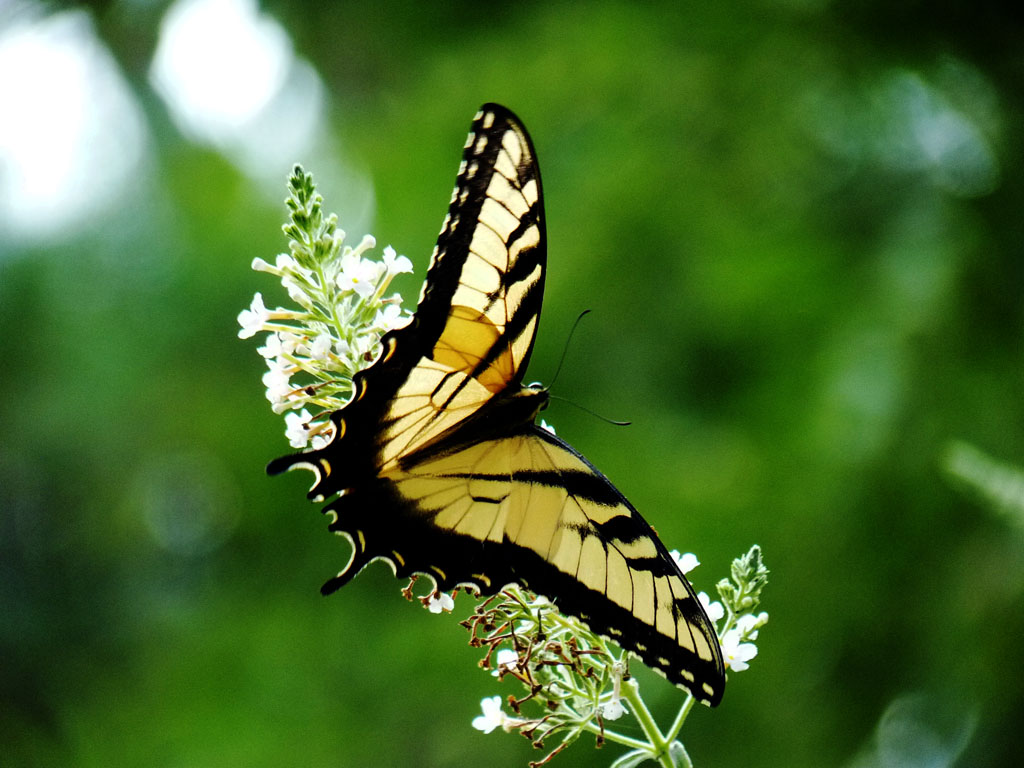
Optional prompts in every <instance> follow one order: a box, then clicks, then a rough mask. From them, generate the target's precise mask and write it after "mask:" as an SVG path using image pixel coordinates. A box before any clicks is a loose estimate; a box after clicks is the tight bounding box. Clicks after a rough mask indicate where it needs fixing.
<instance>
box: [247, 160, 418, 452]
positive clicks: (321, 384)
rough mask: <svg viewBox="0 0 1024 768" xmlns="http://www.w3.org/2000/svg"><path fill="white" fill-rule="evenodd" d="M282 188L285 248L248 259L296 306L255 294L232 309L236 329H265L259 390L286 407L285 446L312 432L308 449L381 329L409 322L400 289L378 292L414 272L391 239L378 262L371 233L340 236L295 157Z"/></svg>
mask: <svg viewBox="0 0 1024 768" xmlns="http://www.w3.org/2000/svg"><path fill="white" fill-rule="evenodd" d="M289 189H290V191H291V193H292V194H291V196H290V197H289V199H288V200H287V204H288V207H289V208H290V209H291V211H292V214H291V223H290V224H288V225H286V226H285V227H284V231H285V234H287V235H288V236H289V246H290V251H291V252H290V253H282V254H280V255H279V256H278V257H277V259H276V261H275V263H274V264H268V263H267V262H266V261H264V260H263V259H260V258H256V259H253V262H252V268H253V269H254V270H256V271H258V272H268V273H270V274H272V275H274V276H275V277H277V278H279V279H280V281H281V284H282V285H283V286H284V288H285V290H287V291H288V295H289V297H290V298H291V300H292V301H293V302H295V303H296V304H298V305H299V307H300V309H285V308H283V307H278V308H276V309H273V310H270V309H267V307H266V306H265V304H264V303H263V296H262V294H260V293H257V294H256V295H255V296H254V297H253V300H252V304H251V305H250V306H249V309H247V310H243V311H242V312H241V313H239V315H238V324H239V325H240V326H241V330H240V331H239V332H238V336H239V338H243V339H247V338H251V337H252V336H254V335H255V334H257V333H260V332H267V333H268V334H269V335H268V336H267V338H266V343H265V344H264V345H263V346H262V347H260V348H259V350H258V351H259V353H260V354H261V355H262V356H263V358H264V359H265V360H266V361H267V368H268V370H267V372H266V373H265V374H264V375H263V384H264V386H265V387H266V388H267V393H266V394H267V399H268V400H269V401H270V402H271V404H272V407H273V410H274V412H275V413H279V414H280V413H285V423H286V430H285V435H286V436H287V437H288V441H289V442H290V443H291V445H292V446H293V447H295V448H305V447H306V446H307V445H309V444H310V442H311V441H312V444H313V447H314V448H316V447H320V446H321V445H323V444H325V443H326V442H327V441H328V440H329V438H330V422H329V420H328V418H327V414H328V413H329V412H331V411H335V410H337V409H338V408H341V407H342V406H343V405H344V404H345V403H346V402H347V400H348V398H349V396H350V395H351V384H352V376H353V375H354V374H355V373H356V371H358V370H360V369H361V368H365V367H366V366H368V365H369V364H370V363H372V362H373V361H374V360H375V359H376V357H377V354H378V353H379V345H380V338H381V336H383V335H384V334H385V333H387V332H388V331H389V330H392V329H394V328H400V327H402V326H403V325H405V324H406V323H407V322H408V321H409V315H408V314H407V313H404V312H403V311H402V308H401V296H399V295H398V294H394V295H392V296H385V292H386V291H387V289H388V286H389V285H390V283H391V280H392V279H393V278H394V277H395V276H396V275H398V274H401V273H404V272H412V263H411V262H410V261H409V259H407V258H406V257H405V256H399V255H397V254H396V253H395V250H394V248H392V247H391V246H388V247H386V248H385V249H384V257H383V261H375V260H373V259H370V258H367V257H366V256H365V255H364V254H366V252H367V251H369V250H370V249H371V248H373V247H374V246H375V245H376V241H375V240H374V238H373V237H372V236H370V235H366V236H365V237H363V239H362V241H361V242H360V243H359V245H357V246H356V247H355V248H353V247H351V246H348V245H345V244H344V240H345V233H344V232H343V231H342V230H340V229H337V217H336V216H334V215H333V214H332V215H330V216H327V217H324V216H323V213H322V210H321V202H322V200H321V198H320V195H318V194H317V193H316V190H315V188H314V186H313V181H312V177H311V176H309V175H308V174H305V173H304V172H303V171H302V169H301V168H300V167H298V166H297V167H296V168H295V170H294V172H293V174H292V176H291V178H290V179H289ZM309 408H313V409H314V412H313V413H310V411H309ZM286 412H287V413H286Z"/></svg>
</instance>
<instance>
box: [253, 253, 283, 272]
mask: <svg viewBox="0 0 1024 768" xmlns="http://www.w3.org/2000/svg"><path fill="white" fill-rule="evenodd" d="M252 268H253V269H254V270H255V271H257V272H269V273H270V274H272V275H276V274H277V270H275V269H274V268H273V267H272V266H270V265H269V264H267V262H265V261H264V260H263V259H261V258H260V257H259V256H257V257H256V258H255V259H253V260H252Z"/></svg>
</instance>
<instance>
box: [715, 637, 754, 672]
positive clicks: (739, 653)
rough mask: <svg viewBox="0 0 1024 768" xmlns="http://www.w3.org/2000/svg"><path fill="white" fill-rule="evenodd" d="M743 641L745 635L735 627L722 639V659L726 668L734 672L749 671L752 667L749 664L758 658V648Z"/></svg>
mask: <svg viewBox="0 0 1024 768" xmlns="http://www.w3.org/2000/svg"><path fill="white" fill-rule="evenodd" d="M742 641H743V635H742V634H741V633H740V632H739V631H738V630H737V629H736V628H735V627H734V628H733V629H730V630H729V631H728V632H726V633H725V635H724V636H723V637H722V657H723V658H724V659H725V666H726V668H728V669H731V670H732V671H733V672H742V671H743V670H745V669H748V668H749V667H750V665H749V664H747V662H748V661H750V660H751V659H752V658H754V657H755V656H757V646H756V645H754V644H753V643H744V642H742Z"/></svg>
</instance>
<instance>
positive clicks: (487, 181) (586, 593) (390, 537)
mask: <svg viewBox="0 0 1024 768" xmlns="http://www.w3.org/2000/svg"><path fill="white" fill-rule="evenodd" d="M546 266H547V245H546V229H545V218H544V207H543V199H542V195H541V182H540V171H539V168H538V165H537V157H536V153H535V151H534V148H533V144H532V142H531V140H530V137H529V135H528V134H527V132H526V129H525V128H524V127H523V124H522V122H520V120H519V119H518V118H517V117H516V116H515V115H514V114H513V113H512V112H511V111H509V110H508V109H506V108H505V107H502V106H499V105H497V104H485V105H484V106H483V107H482V108H481V109H480V111H479V112H478V113H477V115H476V117H475V119H474V121H473V125H472V129H471V131H470V133H469V137H468V139H467V141H466V145H465V149H464V151H463V156H462V162H461V164H460V166H459V171H458V177H457V179H456V183H455V190H454V192H453V193H452V198H451V204H450V206H449V208H448V214H447V215H446V216H445V219H444V223H443V225H442V227H441V233H440V235H439V237H438V240H437V245H436V247H435V248H434V252H433V256H432V257H431V261H430V268H429V270H428V273H427V278H426V282H425V284H424V287H423V290H422V293H421V296H420V301H419V305H418V306H417V309H416V312H415V315H414V316H413V318H412V320H411V322H410V323H409V324H408V325H406V326H405V327H403V328H399V329H397V330H392V331H389V332H388V333H386V334H385V335H384V336H383V338H382V339H381V344H382V348H383V349H382V352H381V354H380V356H379V357H378V358H377V360H376V361H375V362H374V363H373V364H372V365H370V366H369V367H367V368H365V369H364V370H362V371H360V372H358V373H356V374H355V376H354V377H353V386H354V394H353V396H352V399H351V401H350V402H349V403H348V404H346V405H345V406H344V407H343V408H341V409H339V410H338V411H335V412H334V413H333V414H332V415H331V419H332V421H333V424H334V435H333V438H332V440H331V441H330V442H329V443H328V444H327V445H325V446H323V447H321V448H319V449H317V450H312V451H308V452H304V453H298V454H294V455H290V456H284V457H281V458H279V459H276V460H275V461H272V462H271V463H270V464H269V465H268V467H267V471H268V472H269V473H271V474H278V473H280V472H283V471H285V470H289V469H293V468H295V467H302V468H305V469H309V470H312V471H313V473H314V474H315V475H316V480H315V482H314V485H313V487H312V489H311V490H310V492H309V496H310V498H313V499H317V500H322V499H325V498H332V500H331V501H330V502H329V503H328V504H327V506H326V507H325V509H324V511H325V512H329V513H331V514H332V515H333V522H332V523H331V524H330V529H331V530H332V531H335V532H337V533H341V534H344V535H345V536H347V537H348V539H349V540H350V541H351V543H352V548H353V553H352V556H351V559H350V560H349V563H348V565H347V566H346V567H345V568H344V569H343V570H342V571H341V572H340V573H339V574H338V575H337V576H335V577H334V578H332V579H331V580H330V581H328V582H327V583H326V584H325V585H324V586H323V589H322V591H323V592H324V594H328V593H330V592H333V591H335V590H336V589H338V588H340V587H341V586H343V585H344V584H346V583H347V582H348V581H349V580H351V579H352V577H353V576H355V575H356V574H357V573H358V572H359V571H360V570H362V569H363V568H364V567H365V566H366V565H367V564H369V563H370V562H372V561H374V560H385V561H387V562H389V563H390V564H391V566H392V567H393V569H394V571H395V574H396V576H398V577H400V578H406V577H410V576H412V575H414V574H426V575H428V576H430V577H431V578H432V579H433V581H434V583H435V585H436V587H437V589H439V590H444V591H447V590H451V589H453V588H455V587H457V586H460V585H468V586H470V587H472V588H473V589H474V590H476V591H477V592H479V593H481V594H483V595H490V594H494V593H495V592H497V591H499V590H500V589H502V588H503V587H505V586H506V585H509V584H512V583H517V584H521V585H524V586H526V587H527V588H529V589H530V590H532V591H534V592H536V593H538V594H541V595H544V596H545V597H547V598H548V599H550V600H551V601H552V602H554V603H555V604H556V605H557V606H558V608H559V609H560V610H561V611H562V612H563V613H566V614H570V615H573V616H576V617H577V618H579V619H580V620H582V621H583V622H585V623H586V624H587V625H588V626H589V627H590V629H591V630H592V631H594V632H596V633H598V634H600V635H603V636H605V637H609V638H611V639H612V640H614V641H615V642H617V643H618V644H619V645H620V646H622V647H623V648H624V649H626V650H628V651H630V652H632V653H634V654H636V655H638V656H639V657H640V659H641V660H643V661H644V663H646V664H647V665H648V666H649V667H651V668H653V669H655V670H657V671H659V672H661V673H662V674H663V675H664V676H665V677H666V678H668V679H669V680H670V681H671V682H673V683H675V684H677V685H679V686H682V687H684V688H686V689H688V690H689V691H691V692H692V693H693V694H694V696H695V697H697V698H698V699H700V700H702V701H704V702H706V703H708V704H710V705H712V706H713V705H716V704H717V703H718V702H719V701H720V700H721V697H722V692H723V689H724V686H725V672H724V666H723V662H722V652H721V648H720V646H719V643H718V639H717V636H716V634H715V630H714V627H713V625H712V624H711V622H710V621H709V619H708V617H707V614H706V613H705V611H704V609H703V607H702V606H701V603H700V601H699V600H698V598H697V596H696V594H695V593H694V590H693V587H692V586H691V585H690V583H689V582H688V581H687V580H686V577H685V576H684V575H683V574H682V572H681V571H680V570H679V566H678V565H677V564H676V562H675V560H674V559H673V558H672V556H671V555H670V554H669V553H668V551H667V550H666V549H665V546H664V545H663V544H662V543H661V541H659V539H658V537H657V535H656V534H655V533H654V531H653V530H652V529H651V527H650V525H648V524H647V522H646V521H645V520H644V519H643V518H642V517H641V516H640V514H639V513H638V512H637V511H636V509H634V508H633V506H632V505H631V504H630V503H629V502H628V501H627V500H626V498H625V497H624V496H623V495H622V494H621V493H620V492H619V491H618V490H617V489H616V488H615V486H613V485H612V484H611V482H610V481H609V480H608V479H607V478H606V477H605V476H604V475H602V474H601V473H600V472H599V471H598V470H597V469H596V468H595V467H594V466H593V465H592V464H591V463H590V462H589V461H587V459H585V458H584V457H583V456H582V455H581V454H580V453H579V452H577V451H576V450H575V449H574V448H573V447H572V446H570V445H569V444H568V443H566V442H564V441H563V440H562V439H560V438H559V437H556V436H555V435H554V434H553V433H552V432H550V431H549V430H547V429H544V428H542V427H540V426H538V425H537V424H535V423H534V422H535V419H536V418H537V415H538V413H539V412H540V411H541V409H543V408H544V407H545V405H546V404H547V401H548V393H547V390H545V389H543V388H541V387H540V386H539V385H530V386H523V383H522V381H523V375H524V373H525V371H526V367H527V364H528V362H529V360H530V353H531V351H532V349H533V344H534V339H535V338H536V335H537V325H538V322H539V319H540V310H541V299H542V293H543V289H544V275H545V269H546Z"/></svg>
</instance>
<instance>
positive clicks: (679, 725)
mask: <svg viewBox="0 0 1024 768" xmlns="http://www.w3.org/2000/svg"><path fill="white" fill-rule="evenodd" d="M695 701H696V699H695V698H693V694H692V693H691V694H688V695H687V697H686V701H684V702H683V706H681V707H680V708H679V714H678V715H676V719H675V721H674V722H673V723H672V727H671V728H669V729H668V741H669V743H672V742H673V741H675V740H676V739H677V738H678V737H679V732H680V731H681V730H682V729H683V723H685V722H686V716H687V715H689V714H690V710H691V709H693V703H694V702H695Z"/></svg>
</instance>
